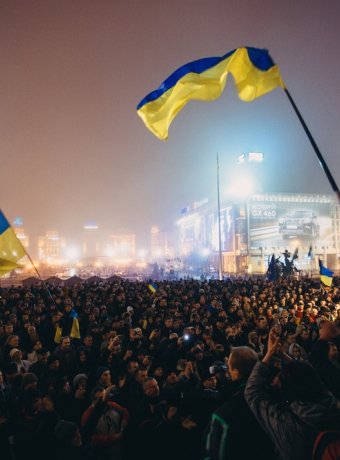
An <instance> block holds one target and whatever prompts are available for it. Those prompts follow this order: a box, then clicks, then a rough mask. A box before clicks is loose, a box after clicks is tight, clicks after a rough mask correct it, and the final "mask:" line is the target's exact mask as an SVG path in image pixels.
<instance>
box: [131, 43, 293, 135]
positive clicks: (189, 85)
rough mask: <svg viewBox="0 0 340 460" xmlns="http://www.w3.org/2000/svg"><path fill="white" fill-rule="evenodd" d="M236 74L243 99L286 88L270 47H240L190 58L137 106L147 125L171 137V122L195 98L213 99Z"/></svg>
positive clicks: (159, 133)
mask: <svg viewBox="0 0 340 460" xmlns="http://www.w3.org/2000/svg"><path fill="white" fill-rule="evenodd" d="M229 72H230V73H231V74H232V75H233V77H234V80H235V84H236V88H237V92H238V95H239V97H240V99H242V100H243V101H246V102H250V101H253V100H254V99H256V98H258V97H260V96H263V95H264V94H266V93H268V92H270V91H272V90H273V89H275V88H277V87H281V88H285V84H284V82H283V80H282V78H281V74H280V70H279V68H278V66H277V65H275V64H274V62H273V60H272V58H271V57H270V56H269V53H268V50H264V49H258V48H237V49H235V50H233V51H230V52H229V53H227V54H225V55H224V56H222V57H209V58H204V59H200V60H198V61H194V62H190V63H188V64H185V65H183V66H182V67H180V68H179V69H177V70H176V71H175V72H174V73H173V74H172V75H170V77H168V78H167V79H166V80H165V81H164V82H163V83H162V84H161V86H160V87H159V88H158V89H156V90H155V91H152V92H151V93H150V94H148V95H147V96H146V97H145V98H144V99H143V100H142V101H141V102H140V103H139V104H138V106H137V113H138V115H139V116H140V117H141V118H142V120H143V121H144V123H145V125H146V127H147V128H148V129H149V130H150V131H151V132H152V133H153V134H154V135H155V136H157V137H158V138H159V139H162V140H164V139H167V137H168V130H169V126H170V124H171V122H172V121H173V119H174V118H175V117H176V115H177V114H178V112H179V111H180V110H181V109H182V108H183V107H184V106H185V105H186V104H187V103H188V102H189V101H190V100H192V99H197V100H201V101H212V100H214V99H217V98H218V97H219V96H220V95H221V94H222V92H223V90H224V87H225V84H226V81H227V76H228V73H229Z"/></svg>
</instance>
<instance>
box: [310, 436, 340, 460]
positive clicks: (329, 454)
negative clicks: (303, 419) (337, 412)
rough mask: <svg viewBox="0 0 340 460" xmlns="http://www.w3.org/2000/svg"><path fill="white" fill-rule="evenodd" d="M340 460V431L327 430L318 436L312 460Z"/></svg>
mask: <svg viewBox="0 0 340 460" xmlns="http://www.w3.org/2000/svg"><path fill="white" fill-rule="evenodd" d="M339 459H340V431H336V430H325V431H320V432H319V434H318V435H317V437H316V439H315V441H314V446H313V454H312V460H339Z"/></svg>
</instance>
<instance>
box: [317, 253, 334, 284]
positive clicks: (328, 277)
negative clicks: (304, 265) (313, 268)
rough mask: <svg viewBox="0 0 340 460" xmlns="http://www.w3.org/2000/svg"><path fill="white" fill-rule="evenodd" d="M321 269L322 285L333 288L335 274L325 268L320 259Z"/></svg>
mask: <svg viewBox="0 0 340 460" xmlns="http://www.w3.org/2000/svg"><path fill="white" fill-rule="evenodd" d="M319 267H320V281H321V283H322V284H324V285H325V286H327V287H331V286H332V282H333V275H334V273H333V272H332V271H331V270H329V268H327V267H325V266H324V265H323V263H322V261H321V260H320V259H319Z"/></svg>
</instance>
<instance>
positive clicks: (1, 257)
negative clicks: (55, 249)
mask: <svg viewBox="0 0 340 460" xmlns="http://www.w3.org/2000/svg"><path fill="white" fill-rule="evenodd" d="M25 255H26V251H25V249H24V247H23V245H22V244H21V242H20V241H19V240H18V238H17V236H16V234H15V232H14V230H13V228H12V227H11V226H10V224H9V222H8V220H7V219H6V217H5V216H4V214H3V212H2V211H1V210H0V276H1V275H4V274H5V273H8V272H10V271H12V270H13V269H15V268H17V267H18V264H17V262H18V261H19V260H20V259H21V258H22V257H24V256H25Z"/></svg>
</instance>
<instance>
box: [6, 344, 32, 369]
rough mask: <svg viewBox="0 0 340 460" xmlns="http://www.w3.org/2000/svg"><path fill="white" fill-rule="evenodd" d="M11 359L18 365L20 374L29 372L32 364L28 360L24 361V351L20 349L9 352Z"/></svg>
mask: <svg viewBox="0 0 340 460" xmlns="http://www.w3.org/2000/svg"><path fill="white" fill-rule="evenodd" d="M9 357H10V359H11V361H12V362H13V363H15V364H16V366H17V369H18V372H21V373H25V372H27V371H28V369H29V367H30V365H31V363H30V362H29V361H28V360H27V359H22V351H21V350H19V348H13V349H12V350H11V351H10V352H9Z"/></svg>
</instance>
